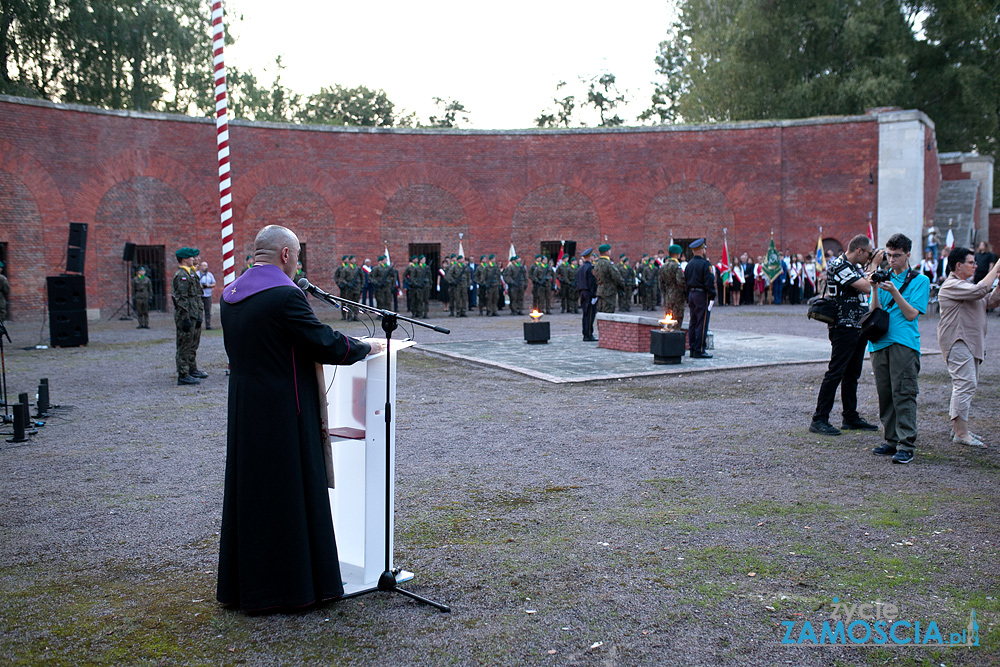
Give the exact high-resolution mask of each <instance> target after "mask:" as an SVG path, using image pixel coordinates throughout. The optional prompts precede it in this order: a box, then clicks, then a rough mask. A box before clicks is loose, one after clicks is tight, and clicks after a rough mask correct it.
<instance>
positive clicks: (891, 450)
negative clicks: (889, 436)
mask: <svg viewBox="0 0 1000 667" xmlns="http://www.w3.org/2000/svg"><path fill="white" fill-rule="evenodd" d="M895 453H896V445H893V444H891V443H888V442H887V443H885V444H883V445H879V446H878V447H876V448H875V449H873V450H872V454H874V455H875V456H892V455H893V454H895Z"/></svg>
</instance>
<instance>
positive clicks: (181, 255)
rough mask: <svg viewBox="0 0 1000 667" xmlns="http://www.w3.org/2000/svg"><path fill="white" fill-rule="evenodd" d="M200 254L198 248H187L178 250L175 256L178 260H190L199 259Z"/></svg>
mask: <svg viewBox="0 0 1000 667" xmlns="http://www.w3.org/2000/svg"><path fill="white" fill-rule="evenodd" d="M199 254H200V253H199V252H198V249H197V248H188V247H187V246H184V247H183V248H178V249H177V252H175V253H174V255H176V256H177V259H190V258H192V257H197V256H198V255H199Z"/></svg>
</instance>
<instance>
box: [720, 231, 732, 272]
mask: <svg viewBox="0 0 1000 667" xmlns="http://www.w3.org/2000/svg"><path fill="white" fill-rule="evenodd" d="M719 270H720V271H722V282H724V283H729V282H732V280H733V276H732V273H731V272H730V271H729V241H727V240H726V237H725V236H723V237H722V261H721V262H719Z"/></svg>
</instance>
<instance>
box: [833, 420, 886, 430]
mask: <svg viewBox="0 0 1000 667" xmlns="http://www.w3.org/2000/svg"><path fill="white" fill-rule="evenodd" d="M840 428H842V429H844V430H845V431H877V430H878V426H876V425H875V424H869V423H868V422H866V421H865V420H864V419H863V418H862V417H858V418H857V419H855V420H853V421H849V422H848V421H845V422H844V423H843V424H842V425H841V427H840Z"/></svg>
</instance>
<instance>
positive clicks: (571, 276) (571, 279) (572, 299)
mask: <svg viewBox="0 0 1000 667" xmlns="http://www.w3.org/2000/svg"><path fill="white" fill-rule="evenodd" d="M579 270H580V262H579V261H577V259H576V257H570V258H569V271H568V272H567V274H566V276H567V277H566V282H568V283H569V284H568V285H567V286H566V290H567V293H568V297H569V303H568V304H566V307H567V310H566V312H567V313H573V314H574V315H578V314H579V313H580V292H579V290H577V289H576V274H577V272H578V271H579Z"/></svg>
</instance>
